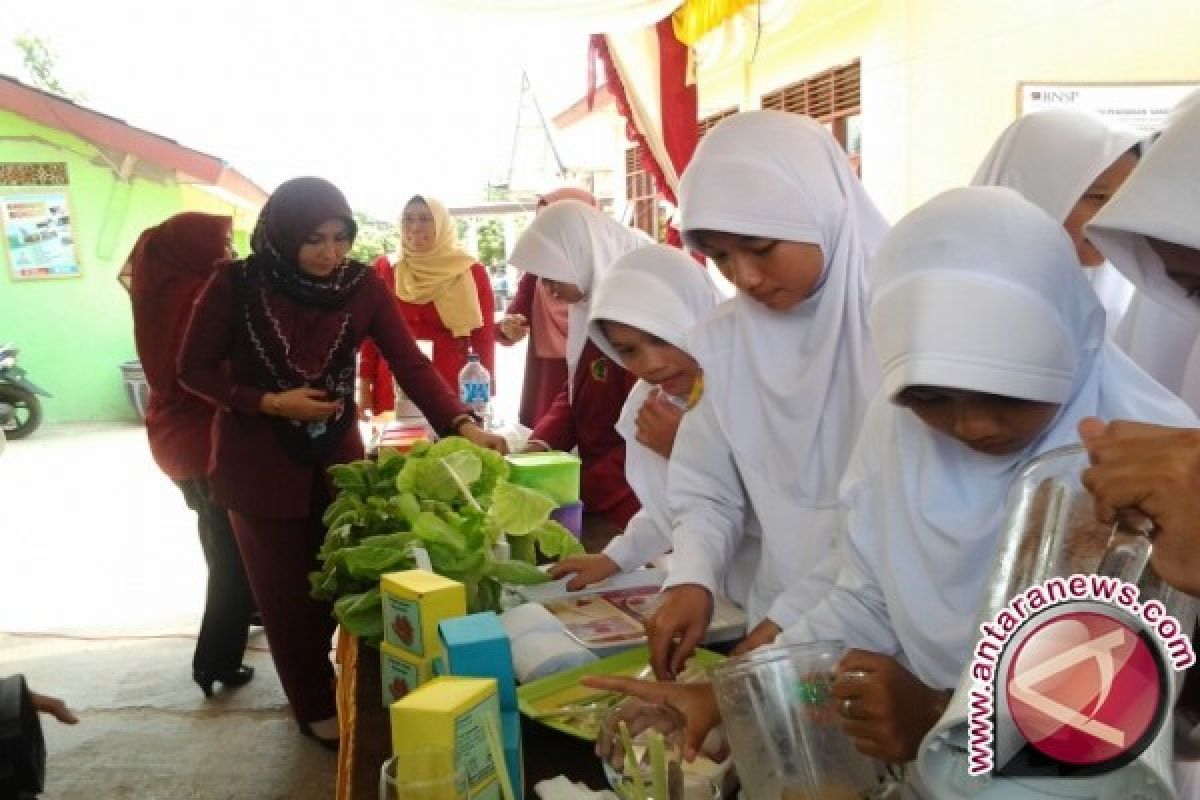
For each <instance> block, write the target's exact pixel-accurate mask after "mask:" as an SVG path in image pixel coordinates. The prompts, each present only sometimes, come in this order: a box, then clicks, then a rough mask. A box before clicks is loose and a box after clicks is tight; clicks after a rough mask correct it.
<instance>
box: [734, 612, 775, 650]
mask: <svg viewBox="0 0 1200 800" xmlns="http://www.w3.org/2000/svg"><path fill="white" fill-rule="evenodd" d="M780 631H781V628H780V627H779V626H778V625H776V624H775V623H774V622H771V620H769V619H764V620H763V621H762V622H760V623H758V624H757V625H755V626H754V630H752V631H750V633H749V634H747V636H746V638H745V639H742V641H740V642H738V646H737V647H735V648H733V652H732V653H730V655H731V656H744V655H745V654H746V653H749V652H750V651H751V650H757V649H758V648H760V647H764V646H766V645H769V644H771V643H772V642H774V641H775V637H776V636H778V635H779V633H780Z"/></svg>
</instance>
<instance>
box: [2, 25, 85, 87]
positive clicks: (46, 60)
mask: <svg viewBox="0 0 1200 800" xmlns="http://www.w3.org/2000/svg"><path fill="white" fill-rule="evenodd" d="M13 44H14V45H16V47H17V49H18V50H20V51H21V58H22V60H23V61H24V64H25V73H26V74H27V75H28V77H29V80H30V81H31V82H32V83H33V85H34V86H36V87H37V88H39V89H41V90H43V91H47V92H53V93H54V94H56V95H59V96H60V97H65V98H67V99H68V100H82V99H83V95H82V94H80V93H74V94H72V93H71V92H68V91H67V88H66V87H65V86H63V84H62V81H60V80H59V79H58V74H57V69H58V68H57V64H56V63H55V62H56V59H57V56H55V54H54V51H53V50H51V49H50V45H49V43H48V42H47V41H46V40H45V39H43V38H42V37H41V36H37V35H35V34H21V35H19V36H16V37H15V38H14V39H13Z"/></svg>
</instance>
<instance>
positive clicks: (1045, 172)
mask: <svg viewBox="0 0 1200 800" xmlns="http://www.w3.org/2000/svg"><path fill="white" fill-rule="evenodd" d="M1139 140H1140V137H1139V135H1138V134H1136V133H1134V132H1133V131H1126V130H1120V129H1117V128H1112V127H1110V126H1109V125H1108V124H1107V123H1106V122H1105V121H1104V120H1103V119H1101V118H1100V117H1099V116H1097V115H1096V114H1091V113H1088V112H1085V111H1080V110H1077V109H1052V110H1049V111H1039V112H1037V113H1034V114H1027V115H1025V116H1023V117H1021V118H1020V119H1018V120H1017V121H1015V122H1013V123H1012V124H1011V125H1009V126H1008V128H1006V129H1005V131H1004V133H1002V134H1000V138H999V139H997V140H996V143H995V144H993V145H992V149H991V150H990V151H989V152H988V154H987V156H986V157H985V158H984V159H983V163H982V164H980V165H979V169H978V170H976V172H975V178H974V179H973V180H972V181H971V185H972V186H1007V187H1008V188H1010V189H1016V190H1017V191H1018V192H1020V193H1021V195H1022V196H1023V197H1024V198H1025V199H1026V200H1028V201H1029V202H1031V203H1033V204H1034V205H1035V206H1037V207H1038V208H1040V209H1042V210H1043V211H1045V212H1046V213H1047V214H1049V215H1050V216H1051V217H1053V218H1054V219H1056V220H1058V221H1059V222H1060V223H1062V222H1064V221H1066V218H1067V215H1069V214H1070V213H1071V209H1073V208H1074V207H1075V204H1076V203H1078V202H1079V199H1080V198H1081V197H1082V196H1083V193H1084V192H1085V191H1086V190H1087V188H1088V187H1089V186H1091V184H1092V182H1093V181H1095V180H1096V178H1097V177H1099V175H1100V173H1101V172H1103V171H1104V170H1106V169H1108V168H1109V167H1110V166H1112V164H1113V162H1115V161H1116V160H1117V159H1118V158H1120V157H1121V156H1122V155H1123V154H1125V153H1127V152H1128V151H1129V150H1130V149H1132V148H1133V147H1135V146H1136V145H1137V143H1138V141H1139ZM1083 271H1084V276H1085V277H1086V278H1087V279H1088V281H1089V282H1090V283H1091V285H1092V289H1093V290H1094V291H1095V292H1096V296H1097V297H1099V299H1100V305H1101V306H1102V307H1103V308H1104V313H1105V317H1106V324H1105V328H1106V330H1107V331H1108V333H1109V334H1110V335H1111V334H1112V333H1113V331H1114V330H1115V329H1116V327H1117V324H1118V323H1119V322H1120V321H1121V318H1122V317H1123V316H1124V315H1125V311H1126V309H1127V308H1128V307H1129V301H1130V300H1131V299H1132V298H1133V284H1132V283H1130V282H1129V281H1128V279H1126V278H1125V276H1123V275H1121V273H1119V272H1117V270H1116V268H1114V267H1113V265H1112V264H1109V263H1107V262H1105V263H1104V264H1102V265H1101V266H1099V267H1084V268H1083Z"/></svg>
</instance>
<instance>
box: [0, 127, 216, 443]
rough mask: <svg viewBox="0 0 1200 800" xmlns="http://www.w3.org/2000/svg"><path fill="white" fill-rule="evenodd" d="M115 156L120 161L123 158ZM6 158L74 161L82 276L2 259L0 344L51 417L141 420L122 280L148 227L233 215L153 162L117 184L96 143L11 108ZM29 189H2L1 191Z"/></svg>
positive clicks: (74, 214) (2, 137)
mask: <svg viewBox="0 0 1200 800" xmlns="http://www.w3.org/2000/svg"><path fill="white" fill-rule="evenodd" d="M110 158H111V160H112V161H113V162H115V163H116V164H117V165H120V164H121V162H122V159H123V158H124V156H123V154H120V153H117V154H110ZM0 162H66V163H67V171H68V176H69V179H70V187H69V189H68V197H69V202H70V206H71V218H72V226H73V228H74V235H75V240H76V246H77V252H78V257H79V260H80V264H81V276H80V277H78V278H62V279H57V280H34V281H14V280H13V279H12V272H11V265H10V264H9V263H8V257H7V254H6V253H4V254H3V255H0V269H2V270H3V274H2V275H0V342H8V341H11V342H13V343H15V344H16V345H17V346H19V347H20V348H21V364H22V366H24V367H25V368H26V369H27V370H28V372H29V377H30V379H31V380H33V381H34V382H35V383H38V384H39V385H41V386H42V387H43V388H45V389H47V390H49V391H50V392H51V393H52V394H53V395H54V397H53V398H50V399H47V400H45V410H46V418H47V419H48V420H50V421H56V422H76V421H95V420H121V419H129V420H132V419H134V418H135V414H134V412H133V409H132V408H131V406H130V405H129V403H128V401H127V399H126V396H125V388H124V383H123V381H122V379H121V373H120V369H119V365H120V364H121V363H122V362H124V361H129V360H132V359H135V358H137V354H136V352H135V350H134V345H133V323H132V318H131V315H130V308H129V296H128V294H126V292H125V290H124V289H123V288H122V287H121V285H120V284H119V283H117V280H116V275H117V273H118V272H119V271H120V268H121V266H122V265H123V264H124V263H125V259H126V257H127V255H128V254H129V251H130V249H131V248H132V247H133V244H134V242H135V241H136V240H137V237H138V234H139V233H141V231H142V230H144V229H145V228H148V227H150V226H152V225H156V224H158V223H159V222H161V221H162V220H164V219H166V218H167V217H169V216H171V215H172V214H175V213H178V212H179V211H184V210H196V211H209V212H212V213H227V214H232V213H233V209H232V208H231V207H229V206H228V205H224V204H223V203H221V201H218V200H217V199H216V198H212V197H207V199H204V198H199V197H197V195H198V194H199V193H198V192H197V191H196V190H195V189H194V188H192V187H183V186H180V184H178V183H177V182H176V180H175V178H174V175H173V173H167V172H163V171H162V170H159V169H156V168H155V167H154V166H153V165H149V164H144V163H139V164H137V165H136V167H135V169H134V171H133V175H132V178H131V180H129V181H128V182H126V181H121V180H118V177H117V173H116V169H114V167H113V166H112V165H111V163H110V162H109V161H106V160H105V158H104V156H103V155H102V154H101V153H100V152H99V151H98V150H97V149H96V148H95V147H94V146H92V145H91V144H89V143H87V142H85V141H83V140H81V139H79V138H77V137H75V136H72V135H70V134H67V133H63V132H62V131H58V130H54V129H51V128H46V127H43V126H41V125H37V124H35V123H32V122H30V121H29V120H27V119H25V118H24V117H20V116H17V115H15V114H12V113H10V112H6V111H2V110H0ZM20 191H22V190H21V189H19V188H17V187H6V186H0V193H4V194H7V193H19V192H20ZM25 191H29V190H28V189H26V190H25ZM0 249H2V248H0Z"/></svg>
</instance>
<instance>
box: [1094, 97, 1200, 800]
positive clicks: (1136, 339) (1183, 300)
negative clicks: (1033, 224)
mask: <svg viewBox="0 0 1200 800" xmlns="http://www.w3.org/2000/svg"><path fill="white" fill-rule="evenodd" d="M1198 142H1200V91H1196V92H1192V93H1191V94H1190V95H1188V96H1187V97H1185V98H1184V99H1183V100H1182V101H1181V102H1180V103H1179V105H1178V107H1176V108H1175V110H1173V111H1172V112H1171V115H1170V116H1169V117H1168V119H1167V124H1166V127H1165V128H1164V130H1163V133H1162V135H1161V136H1160V137H1158V139H1157V140H1156V141H1155V142H1154V144H1152V145H1151V146H1150V148H1149V150H1148V152H1147V153H1146V154H1145V155H1144V156H1143V157H1142V161H1141V163H1140V164H1139V165H1138V168H1137V169H1136V170H1134V172H1133V174H1132V175H1131V176H1129V180H1128V181H1126V182H1125V185H1124V186H1123V187H1121V190H1120V191H1119V192H1118V193H1117V195H1116V196H1115V197H1114V198H1113V199H1112V200H1110V201H1109V203H1108V205H1107V206H1105V207H1104V208H1103V209H1101V211H1100V213H1099V214H1097V215H1096V217H1095V219H1093V220H1092V222H1091V224H1090V225H1089V226H1088V236H1089V237H1090V238H1091V239H1092V240H1093V241H1094V242H1095V243H1096V246H1097V247H1098V248H1100V250H1101V251H1102V252H1103V253H1104V254H1105V255H1106V256H1107V257H1108V258H1109V259H1110V260H1111V261H1112V262H1113V264H1114V265H1115V266H1116V267H1117V269H1119V270H1121V272H1123V273H1124V274H1125V275H1126V277H1128V278H1129V279H1130V280H1131V281H1132V282H1133V283H1134V284H1135V285H1136V286H1137V288H1138V293H1137V296H1136V297H1135V298H1134V301H1133V306H1132V307H1131V308H1130V310H1129V315H1128V316H1127V317H1126V319H1125V321H1124V322H1123V323H1122V325H1121V328H1120V330H1118V332H1117V342H1118V343H1119V344H1120V345H1121V346H1122V347H1123V348H1124V349H1125V351H1126V352H1127V353H1129V355H1130V357H1132V358H1133V359H1134V360H1135V361H1136V362H1137V363H1138V364H1139V365H1140V366H1142V367H1143V368H1144V369H1145V370H1146V371H1147V372H1149V373H1150V374H1151V375H1153V376H1154V377H1155V378H1157V379H1158V380H1159V381H1160V382H1161V383H1162V384H1163V385H1164V386H1166V387H1167V388H1169V389H1171V390H1172V391H1174V392H1176V393H1177V394H1178V395H1179V396H1180V397H1182V398H1183V399H1184V401H1185V402H1186V403H1187V404H1188V405H1189V406H1191V408H1192V410H1194V411H1196V412H1197V413H1200V304H1198V301H1197V300H1196V299H1194V298H1189V297H1187V294H1186V292H1184V290H1183V289H1182V288H1180V287H1179V285H1178V284H1176V283H1175V282H1174V281H1172V280H1171V279H1170V277H1169V276H1168V275H1167V274H1166V270H1165V268H1164V265H1163V262H1162V259H1161V258H1159V257H1158V254H1157V253H1155V252H1154V251H1153V250H1152V249H1151V248H1150V245H1149V243H1147V241H1146V237H1147V236H1151V237H1154V238H1156V239H1161V240H1163V241H1167V242H1174V243H1176V244H1181V245H1185V246H1187V247H1191V248H1193V249H1198V250H1200V148H1198V146H1197V143H1198ZM1197 735H1200V727H1198V728H1197V730H1196V731H1194V732H1193V733H1192V736H1197ZM1175 779H1176V781H1177V783H1178V789H1179V797H1181V798H1182V797H1193V796H1195V794H1194V792H1195V791H1197V789H1196V787H1197V786H1200V765H1197V763H1196V762H1182V763H1178V764H1176V771H1175ZM1185 791H1189V793H1186V794H1185Z"/></svg>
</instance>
